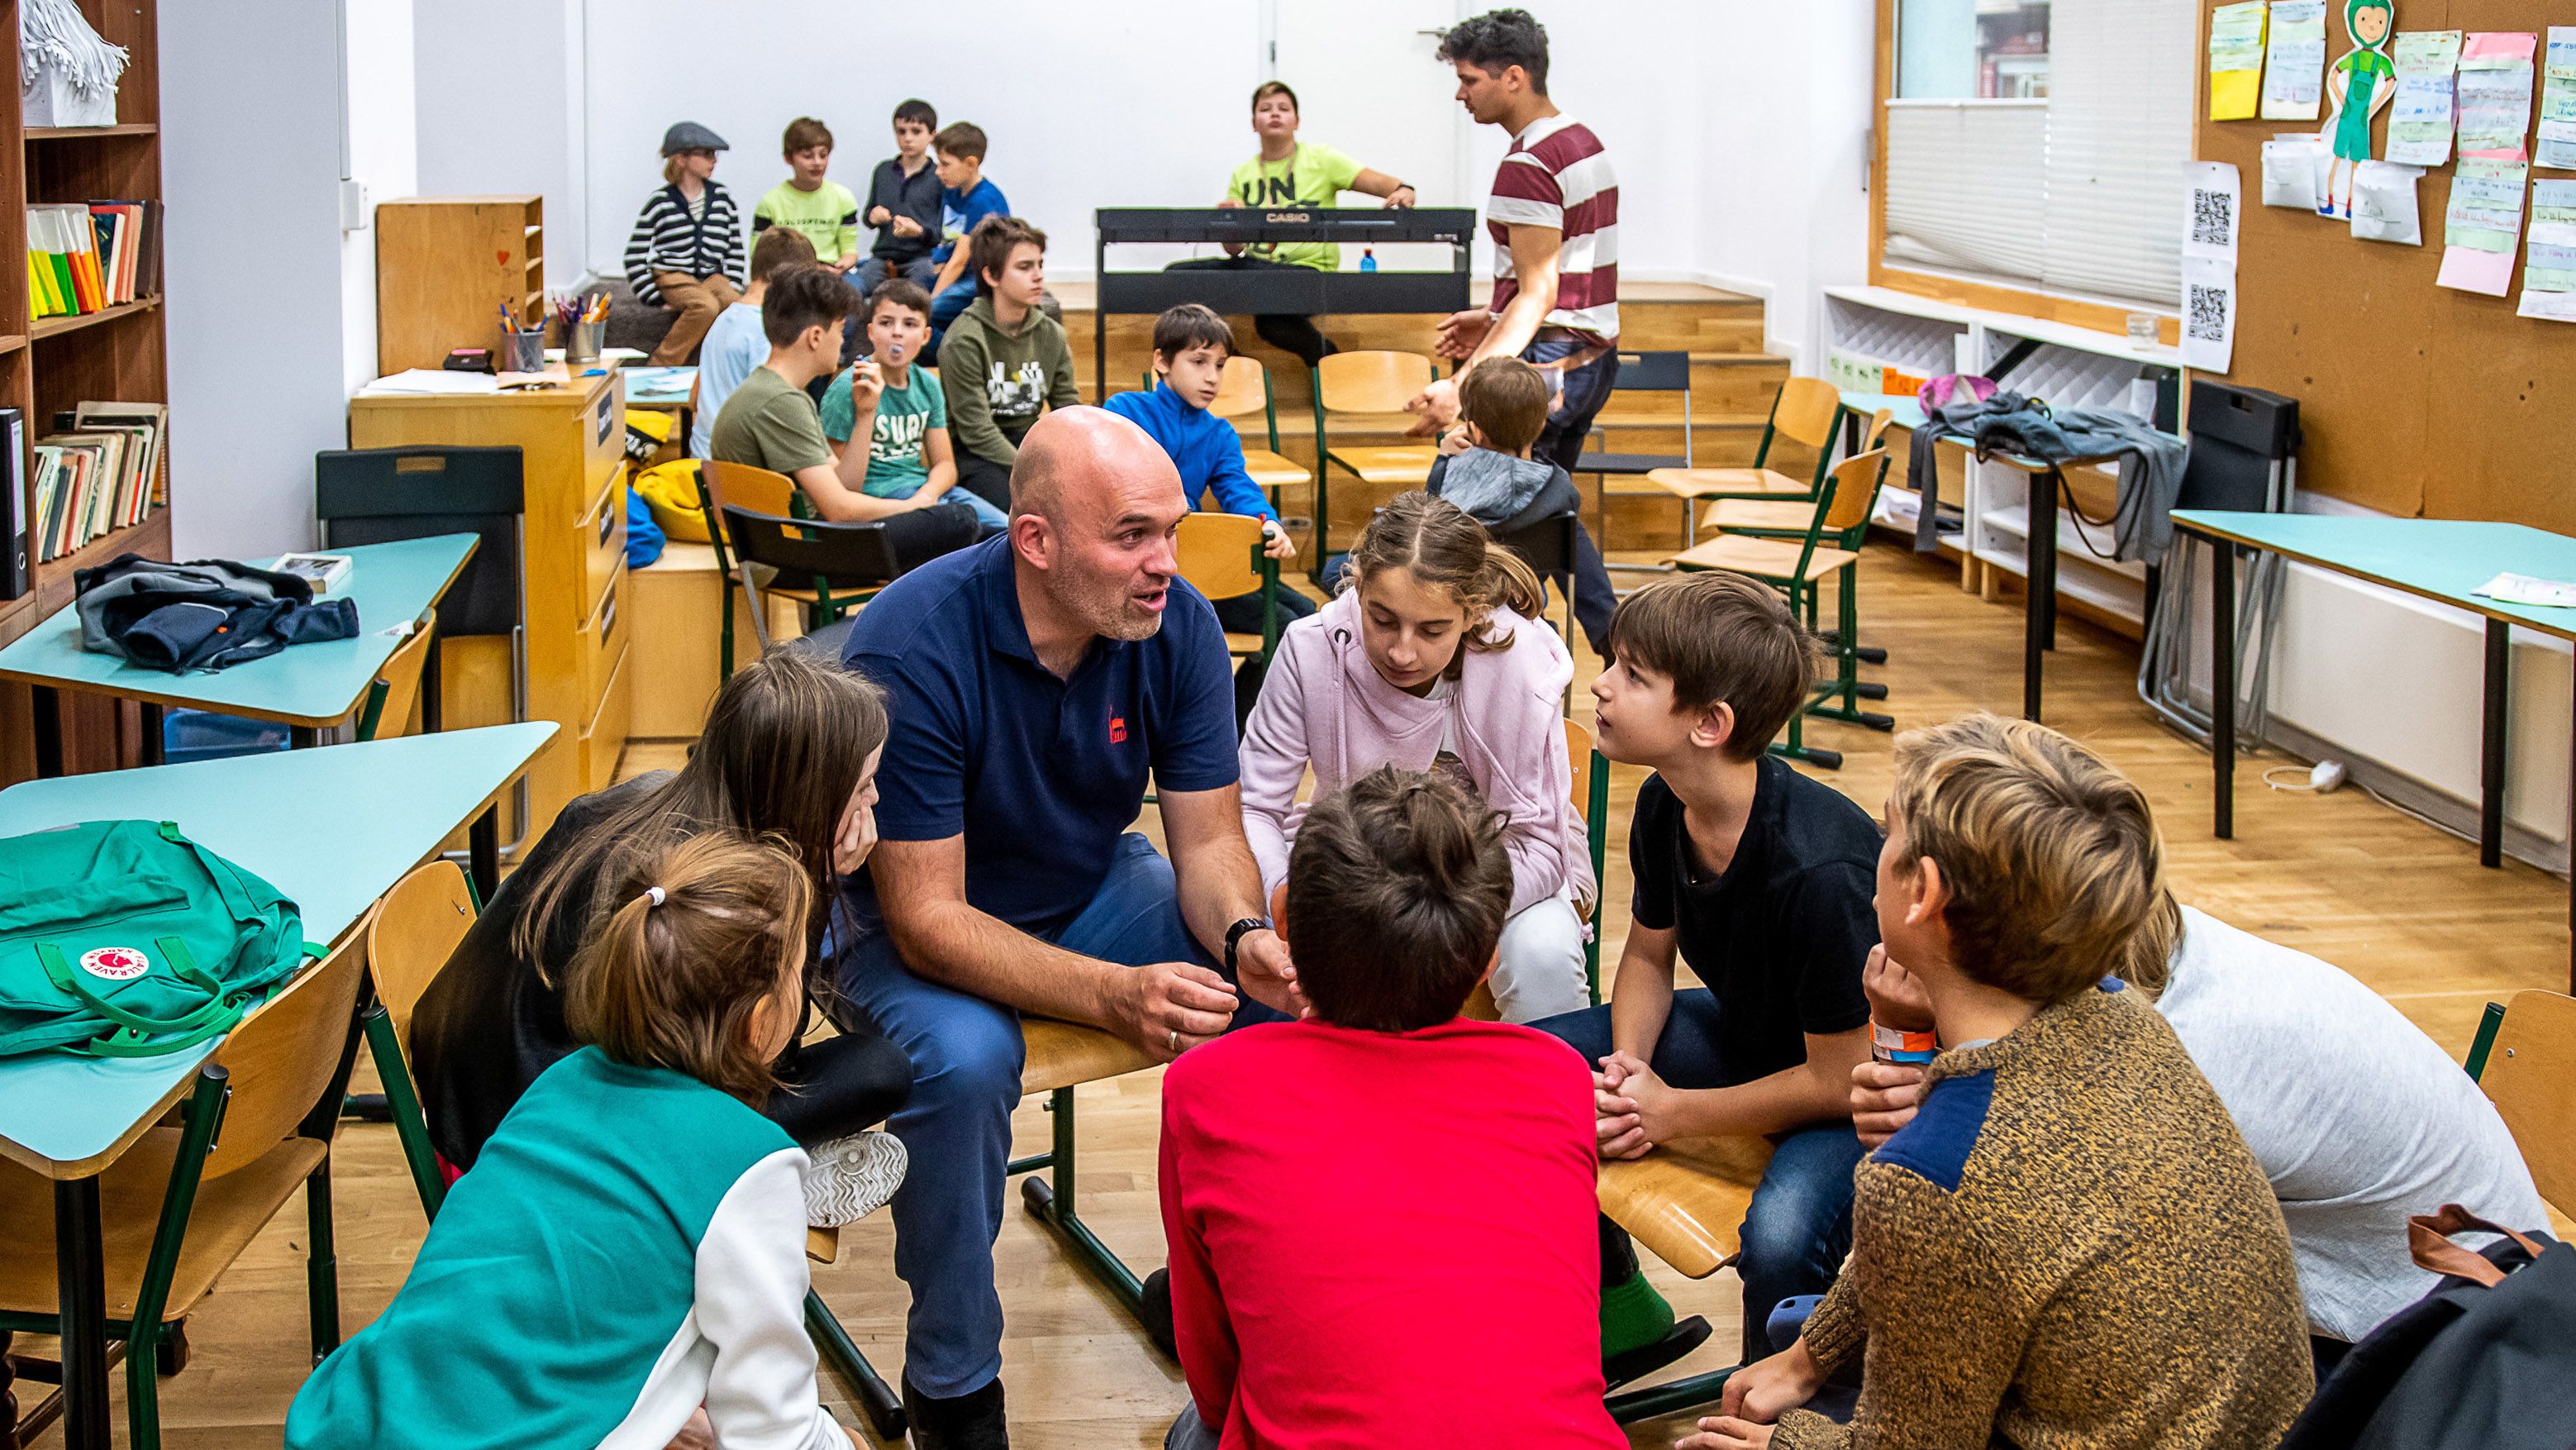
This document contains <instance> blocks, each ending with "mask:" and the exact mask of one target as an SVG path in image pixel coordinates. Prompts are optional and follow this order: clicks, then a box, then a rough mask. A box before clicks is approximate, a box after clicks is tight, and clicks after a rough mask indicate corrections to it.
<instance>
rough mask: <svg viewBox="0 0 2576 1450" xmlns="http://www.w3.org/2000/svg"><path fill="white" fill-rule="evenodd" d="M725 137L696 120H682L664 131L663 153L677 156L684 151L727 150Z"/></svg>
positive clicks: (728, 148)
mask: <svg viewBox="0 0 2576 1450" xmlns="http://www.w3.org/2000/svg"><path fill="white" fill-rule="evenodd" d="M730 149H732V148H730V147H728V146H726V145H725V138H723V137H722V136H719V135H717V134H716V133H715V132H713V131H710V130H708V129H707V128H706V127H704V126H701V125H699V124H698V123H697V122H695V121H682V122H681V123H680V124H678V125H676V126H673V127H672V128H671V129H670V130H668V131H665V132H663V133H662V154H663V155H665V156H676V155H678V154H679V153H680V152H683V151H726V150H730Z"/></svg>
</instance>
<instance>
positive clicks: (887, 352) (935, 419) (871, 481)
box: [822, 278, 1010, 529]
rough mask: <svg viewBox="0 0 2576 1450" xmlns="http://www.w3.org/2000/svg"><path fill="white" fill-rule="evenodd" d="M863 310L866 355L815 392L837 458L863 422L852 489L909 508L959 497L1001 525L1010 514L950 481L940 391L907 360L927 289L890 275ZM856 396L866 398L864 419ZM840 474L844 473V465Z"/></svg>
mask: <svg viewBox="0 0 2576 1450" xmlns="http://www.w3.org/2000/svg"><path fill="white" fill-rule="evenodd" d="M866 310H867V318H868V322H867V338H868V355H867V357H866V358H864V359H862V360H861V361H860V363H859V364H858V366H856V367H854V368H845V369H843V370H842V371H841V373H840V375H839V376H837V377H835V378H833V379H832V385H831V387H829V388H827V389H825V390H824V393H823V405H822V411H823V436H824V438H825V439H826V440H827V441H829V442H830V443H831V445H832V455H833V457H834V458H836V459H839V458H845V457H846V456H847V454H848V451H849V449H850V447H851V445H852V440H853V439H855V438H856V437H858V435H859V434H860V432H861V431H862V429H864V430H865V432H866V434H867V439H868V457H867V469H866V474H865V476H864V477H863V478H862V479H860V480H859V492H861V493H863V494H866V495H867V496H868V497H870V498H882V499H901V500H906V501H908V502H910V503H911V504H912V506H913V507H915V508H928V507H930V506H931V505H933V504H940V503H962V504H965V505H967V506H968V507H970V508H972V509H974V510H975V518H976V521H977V522H978V523H981V524H983V525H984V526H985V528H987V529H1002V528H1007V527H1009V526H1010V519H1009V518H1008V517H1007V516H1006V515H1004V514H1003V512H1002V511H1001V510H1000V509H998V508H995V507H994V506H993V505H992V504H990V503H988V502H986V501H985V499H984V498H983V496H982V495H980V494H977V493H975V492H973V491H971V490H968V489H963V488H959V487H957V486H956V484H957V457H956V453H955V451H954V450H953V447H952V445H951V444H950V443H949V441H948V398H947V395H946V394H945V393H944V392H943V391H942V390H941V388H940V385H939V379H938V378H937V377H934V376H928V375H926V374H925V372H924V370H922V369H918V368H915V367H914V366H913V359H914V358H915V357H917V356H919V355H920V352H921V347H922V344H923V342H924V341H926V340H927V339H928V337H929V335H930V294H929V293H927V292H924V291H922V290H921V289H920V288H919V287H917V286H914V285H913V284H912V283H910V282H907V281H904V280H902V279H901V278H896V279H894V280H893V281H889V282H886V283H884V284H882V285H880V286H879V287H878V288H877V290H876V291H875V292H874V293H872V294H870V296H869V297H868V300H867V303H866ZM865 382H873V383H874V384H875V391H874V395H873V397H862V396H861V392H862V389H861V388H860V387H859V386H857V384H859V383H865ZM862 403H866V404H868V407H867V408H866V414H867V419H866V421H865V422H864V423H863V422H862V421H861V406H860V405H861V404H862ZM842 477H843V478H844V479H845V480H846V479H847V478H848V477H849V474H848V471H847V469H846V468H844V470H843V472H842Z"/></svg>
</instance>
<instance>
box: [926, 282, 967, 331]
mask: <svg viewBox="0 0 2576 1450" xmlns="http://www.w3.org/2000/svg"><path fill="white" fill-rule="evenodd" d="M933 280H936V279H935V278H934V279H933ZM974 305H975V279H974V278H973V277H971V276H970V277H960V278H958V279H957V280H956V281H954V282H951V283H949V284H948V286H947V288H946V290H944V291H941V292H938V293H935V294H933V295H932V297H931V299H930V330H931V331H932V332H935V333H945V332H946V331H948V324H950V323H952V322H955V321H956V320H957V319H958V318H960V317H963V316H965V315H966V309H967V308H969V307H972V306H974Z"/></svg>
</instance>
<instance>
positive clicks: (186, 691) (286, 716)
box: [0, 534, 478, 726]
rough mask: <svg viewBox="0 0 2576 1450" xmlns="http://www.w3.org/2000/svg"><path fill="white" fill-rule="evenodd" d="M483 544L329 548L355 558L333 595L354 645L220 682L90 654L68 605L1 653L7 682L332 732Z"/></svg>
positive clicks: (246, 669) (310, 649) (230, 673)
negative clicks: (349, 604)
mask: <svg viewBox="0 0 2576 1450" xmlns="http://www.w3.org/2000/svg"><path fill="white" fill-rule="evenodd" d="M477 542H478V541H477V539H476V538H475V536H474V535H472V534H439V535H435V536H433V537H430V538H426V539H403V540H400V541H398V542H395V543H390V544H359V545H356V546H353V547H351V548H346V549H333V550H330V551H329V552H331V553H334V554H346V555H348V556H349V560H350V565H349V577H348V579H347V580H346V581H344V583H343V584H342V587H341V588H340V590H339V591H338V593H337V594H336V595H334V596H333V597H336V598H345V599H354V600H356V601H357V602H358V634H357V637H356V638H354V639H334V640H323V641H320V642H318V643H314V644H299V645H293V646H290V647H288V648H286V649H283V650H280V651H278V652H277V653H276V654H273V655H270V656H268V657H267V658H266V659H257V660H252V661H250V662H248V663H246V664H239V665H235V666H233V667H232V668H231V669H228V670H223V671H219V672H217V673H214V674H207V673H203V672H200V673H196V674H188V675H174V674H171V673H169V672H168V671H166V670H152V669H144V668H142V667H140V666H137V665H130V664H127V663H126V662H125V661H123V660H121V659H119V658H117V657H116V656H114V655H106V654H93V653H91V652H90V651H88V650H85V649H82V648H81V644H80V615H79V612H78V610H76V609H75V608H74V607H73V606H71V605H68V604H66V605H64V606H63V607H62V608H61V609H59V610H56V611H55V612H54V613H53V614H52V615H51V616H50V617H48V618H47V619H46V620H45V621H44V622H43V623H41V624H39V625H37V626H36V627H35V628H34V629H31V630H29V631H28V632H27V633H26V634H25V635H24V636H23V637H22V638H20V639H18V640H17V641H15V642H14V643H12V644H10V645H9V646H8V648H6V649H0V680H18V681H22V682H24V683H26V684H30V685H48V686H51V687H53V688H55V689H58V690H86V691H90V692H92V693H97V694H108V695H116V696H120V697H122V698H125V699H129V700H143V701H148V702H150V703H152V704H156V705H180V706H187V707H192V708H196V709H203V710H219V711H222V712H223V713H225V714H228V715H246V716H249V717H250V718H252V719H255V720H273V721H279V722H283V723H285V724H290V725H312V726H322V725H329V724H333V723H335V722H337V721H339V720H342V719H345V718H347V717H348V715H349V713H350V712H351V711H352V710H355V709H356V708H357V707H358V704H359V702H360V701H361V700H363V699H365V698H366V694H367V686H368V685H370V684H372V683H374V681H375V678H376V672H377V671H379V670H381V669H383V668H384V666H385V661H386V660H387V659H390V658H391V657H392V656H393V652H394V650H395V649H396V648H398V647H399V646H400V645H401V644H402V640H401V639H399V638H397V637H395V636H394V635H391V634H387V633H386V632H385V631H386V630H387V629H390V628H392V627H393V626H395V625H397V624H400V623H401V622H403V621H405V620H410V619H418V618H419V617H420V614H421V611H422V610H424V609H427V608H428V607H429V606H430V605H431V604H433V603H435V602H437V600H438V597H439V596H440V595H442V594H444V593H446V592H447V586H448V585H450V584H452V583H454V582H455V581H456V576H457V575H458V574H460V573H462V572H463V571H464V568H465V563H466V561H467V560H468V559H470V558H472V557H473V556H474V546H475V544H476V543H477ZM253 562H261V563H265V562H268V561H264V560H262V561H253Z"/></svg>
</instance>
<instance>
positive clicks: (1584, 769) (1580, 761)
mask: <svg viewBox="0 0 2576 1450" xmlns="http://www.w3.org/2000/svg"><path fill="white" fill-rule="evenodd" d="M1565 763H1566V770H1567V776H1568V782H1567V788H1568V789H1569V790H1570V791H1571V792H1572V793H1573V796H1574V814H1575V816H1576V817H1577V818H1578V819H1580V820H1581V821H1582V822H1583V823H1584V824H1585V825H1587V826H1588V825H1590V824H1592V792H1591V791H1590V790H1589V789H1588V788H1587V787H1588V785H1589V784H1590V780H1591V775H1592V732H1591V731H1589V730H1586V729H1585V728H1583V722H1582V721H1580V720H1568V721H1566V722H1565Z"/></svg>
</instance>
